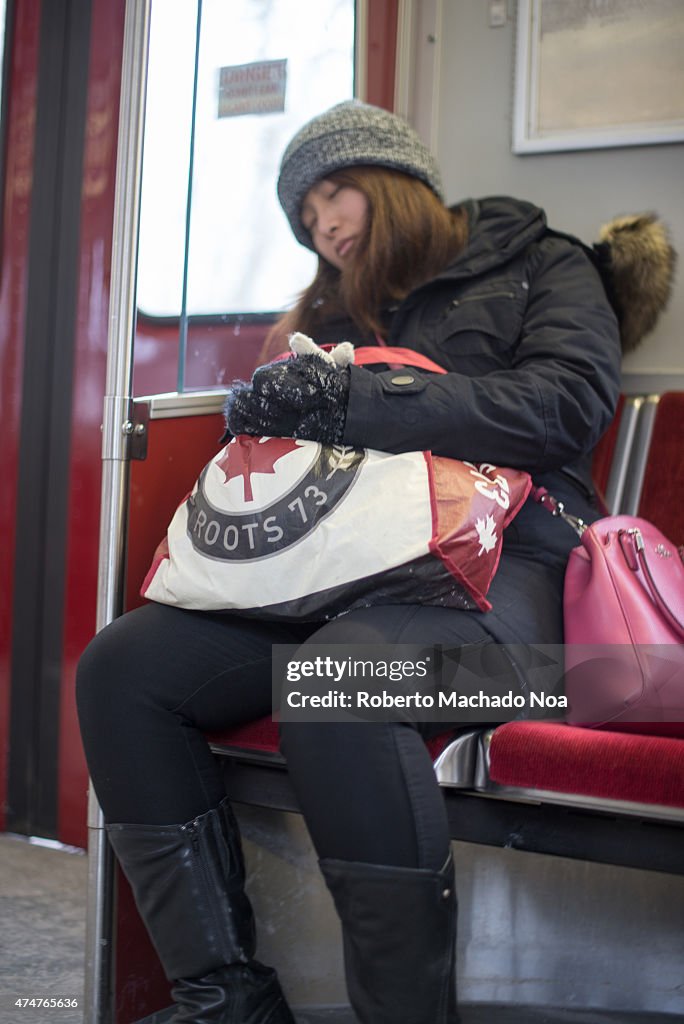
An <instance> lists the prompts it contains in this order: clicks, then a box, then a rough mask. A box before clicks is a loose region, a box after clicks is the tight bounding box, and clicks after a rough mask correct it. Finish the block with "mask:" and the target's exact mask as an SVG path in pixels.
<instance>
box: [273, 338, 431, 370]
mask: <svg viewBox="0 0 684 1024" xmlns="http://www.w3.org/2000/svg"><path fill="white" fill-rule="evenodd" d="M378 341H380V337H379V335H378ZM335 347H336V344H328V343H326V344H324V345H321V346H320V348H322V349H323V351H324V352H332V350H333V349H334V348H335ZM291 358H292V353H291V352H281V353H280V354H279V355H277V356H274V358H273V360H272V362H274V363H280V362H284V361H285V360H286V359H291ZM374 363H387V364H388V365H389V366H390V368H392V369H397V368H399V367H401V366H415V368H416V369H417V370H429V371H430V373H446V372H447V371H446V370H445V369H444V367H443V366H440V365H439V363H435V362H433V361H432V359H430V358H428V356H424V355H422V354H421V353H420V352H414V351H413V349H412V348H401V346H398V345H397V346H395V345H388V344H387V343H386V342H384V341H383V342H382V343H381V344H378V345H360V346H359V348H355V349H354V364H355V365H356V366H371V365H373V364H374Z"/></svg>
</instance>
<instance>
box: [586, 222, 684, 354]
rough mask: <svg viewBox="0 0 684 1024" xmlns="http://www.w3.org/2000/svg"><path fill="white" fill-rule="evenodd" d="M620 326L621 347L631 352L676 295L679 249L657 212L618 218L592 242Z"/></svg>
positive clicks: (607, 225)
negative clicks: (675, 282)
mask: <svg viewBox="0 0 684 1024" xmlns="http://www.w3.org/2000/svg"><path fill="white" fill-rule="evenodd" d="M593 250H594V254H595V257H596V260H597V265H598V269H599V271H600V273H601V277H602V279H603V283H604V286H605V288H606V291H607V293H608V297H609V299H610V301H611V304H612V306H613V308H614V310H615V313H616V315H617V318H618V322H619V324H620V338H621V341H622V351H623V352H632V351H633V350H634V349H635V348H636V347H637V345H639V344H640V343H641V341H642V340H643V338H644V337H645V335H647V334H648V333H649V332H650V331H652V330H653V328H654V327H655V325H656V321H657V320H658V317H659V316H660V314H661V313H662V312H663V310H664V309H665V307H666V305H667V303H668V300H669V298H670V295H671V293H672V284H673V281H674V273H675V266H676V263H677V253H676V251H675V249H674V246H673V245H672V242H671V241H670V237H669V232H668V229H667V227H666V226H665V224H664V223H663V222H662V221H661V220H659V219H658V217H657V216H656V214H654V213H635V214H631V215H628V216H624V217H615V218H614V219H613V220H611V221H609V222H608V223H607V224H604V225H603V227H602V228H601V230H600V232H599V240H598V242H596V243H595V244H594V246H593Z"/></svg>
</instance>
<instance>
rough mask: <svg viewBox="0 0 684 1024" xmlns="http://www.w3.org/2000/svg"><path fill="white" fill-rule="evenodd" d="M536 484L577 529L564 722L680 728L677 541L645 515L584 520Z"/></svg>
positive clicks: (683, 668) (681, 598) (682, 637)
mask: <svg viewBox="0 0 684 1024" xmlns="http://www.w3.org/2000/svg"><path fill="white" fill-rule="evenodd" d="M533 493H534V497H535V498H536V500H537V501H539V502H540V503H541V504H543V505H545V506H546V507H548V508H549V509H550V511H551V512H552V513H553V514H554V515H557V516H560V517H562V518H563V519H565V520H566V521H567V522H568V523H569V525H571V526H572V527H573V528H574V529H575V530H576V532H577V533H578V535H579V537H580V544H579V546H578V547H576V548H574V549H573V550H572V551H571V553H570V558H569V560H568V566H567V570H566V574H565V589H564V596H563V612H564V623H565V644H566V646H565V694H566V697H567V698H568V705H569V709H568V712H567V714H566V718H567V720H568V722H570V723H572V724H574V725H588V726H593V727H595V728H596V727H601V726H602V727H604V728H611V729H613V728H621V727H627V728H630V729H631V730H633V731H636V732H639V731H644V732H649V733H657V732H662V733H665V734H667V735H679V734H682V735H684V557H683V552H682V549H681V548H680V549H677V547H676V546H675V545H674V544H673V543H672V542H671V541H669V540H668V539H667V537H665V536H664V535H663V534H662V533H661V532H660V530H658V529H657V527H655V526H654V525H653V524H652V523H649V522H647V521H646V520H645V519H639V518H637V517H635V516H627V515H617V516H606V517H605V518H603V519H599V520H598V521H597V522H595V523H593V524H592V525H591V526H586V525H585V524H584V523H582V522H581V520H577V519H576V518H575V517H574V516H570V515H568V514H567V513H566V512H565V509H564V508H563V505H562V504H561V503H560V502H557V501H556V500H555V499H554V498H553V497H552V496H551V495H549V494H548V492H546V491H545V490H544V489H543V488H536V489H535V491H534V492H533ZM675 723H677V724H675Z"/></svg>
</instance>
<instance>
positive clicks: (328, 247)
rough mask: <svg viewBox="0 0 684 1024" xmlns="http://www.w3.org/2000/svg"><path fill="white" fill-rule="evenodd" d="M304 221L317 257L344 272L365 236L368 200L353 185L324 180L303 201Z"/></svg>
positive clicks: (302, 216)
mask: <svg viewBox="0 0 684 1024" xmlns="http://www.w3.org/2000/svg"><path fill="white" fill-rule="evenodd" d="M301 219H302V224H303V225H304V227H305V228H306V230H307V231H308V232H309V234H310V235H311V239H312V241H313V244H314V248H315V250H316V252H317V253H318V255H319V256H321V257H322V258H323V259H324V260H327V262H328V263H332V265H333V267H337V269H338V270H342V269H343V267H344V266H345V263H347V261H348V260H349V259H350V258H351V257H352V256H353V255H354V252H355V251H356V248H357V246H358V244H359V242H360V241H361V239H362V238H363V235H364V233H365V230H366V225H367V223H368V200H367V199H366V197H365V195H364V194H363V192H360V191H359V189H358V188H354V187H353V185H340V184H338V183H337V182H335V181H329V180H328V179H327V178H323V180H322V181H319V182H318V183H317V184H316V185H314V186H313V187H312V188H310V189H309V191H308V192H307V194H306V196H305V197H304V202H303V203H302V212H301Z"/></svg>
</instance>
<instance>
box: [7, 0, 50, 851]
mask: <svg viewBox="0 0 684 1024" xmlns="http://www.w3.org/2000/svg"><path fill="white" fill-rule="evenodd" d="M39 30H40V0H17V3H16V4H15V12H14V31H13V35H12V37H11V38H9V39H7V40H6V57H5V60H6V61H7V63H8V67H9V74H8V77H7V80H6V81H7V88H8V105H7V107H6V111H7V122H6V128H5V130H6V132H7V135H6V138H5V146H6V151H5V152H6V158H5V168H4V172H5V177H4V196H3V214H2V218H3V219H2V245H1V248H0V259H2V265H1V268H0V272H1V274H2V277H1V280H0V409H1V410H2V445H0V481H2V484H1V485H0V537H2V544H0V831H1V830H3V829H4V828H5V808H6V802H7V754H8V744H9V708H10V686H11V650H12V594H13V590H14V545H15V536H16V491H17V476H18V474H17V466H18V453H19V423H20V412H21V391H22V381H23V339H24V320H25V312H26V290H27V282H28V235H29V218H30V211H31V186H32V178H33V142H34V129H35V120H36V95H37V67H38V47H39Z"/></svg>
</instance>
